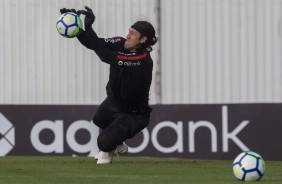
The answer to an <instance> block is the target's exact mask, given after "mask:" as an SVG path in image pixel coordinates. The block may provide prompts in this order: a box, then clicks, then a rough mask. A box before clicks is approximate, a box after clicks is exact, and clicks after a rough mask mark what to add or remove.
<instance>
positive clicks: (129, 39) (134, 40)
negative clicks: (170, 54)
mask: <svg viewBox="0 0 282 184" xmlns="http://www.w3.org/2000/svg"><path fill="white" fill-rule="evenodd" d="M145 41H146V37H141V34H140V33H139V32H138V31H136V30H135V29H133V28H130V29H129V30H128V34H127V36H126V41H125V43H124V49H126V50H128V51H130V52H134V51H136V48H137V47H138V46H139V44H140V43H144V42H145Z"/></svg>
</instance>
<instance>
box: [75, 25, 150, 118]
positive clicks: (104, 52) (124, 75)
mask: <svg viewBox="0 0 282 184" xmlns="http://www.w3.org/2000/svg"><path fill="white" fill-rule="evenodd" d="M78 39H79V41H80V42H81V43H82V44H83V45H84V46H85V47H87V48H89V49H92V50H94V51H95V52H96V54H97V55H98V57H99V58H100V59H101V60H102V61H103V62H105V63H107V64H109V65H110V76H109V81H108V83H107V87H106V90H107V96H108V97H111V98H114V99H115V101H116V102H117V103H118V105H119V106H120V108H121V109H122V110H124V111H125V112H129V113H146V111H149V109H150V108H149V105H148V103H149V90H150V86H151V82H152V70H153V61H152V58H151V56H150V53H149V52H148V51H142V52H128V51H126V50H124V42H125V39H124V38H121V37H116V38H107V39H101V38H98V36H97V34H96V33H95V32H94V30H93V29H92V28H91V29H87V30H86V31H85V32H82V33H81V34H80V35H79V36H78Z"/></svg>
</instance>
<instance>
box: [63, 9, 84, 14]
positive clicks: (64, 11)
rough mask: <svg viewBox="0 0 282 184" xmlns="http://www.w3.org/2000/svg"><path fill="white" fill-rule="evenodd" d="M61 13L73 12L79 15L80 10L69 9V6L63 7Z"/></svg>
mask: <svg viewBox="0 0 282 184" xmlns="http://www.w3.org/2000/svg"><path fill="white" fill-rule="evenodd" d="M60 12H61V14H64V13H67V12H73V13H75V14H77V15H80V12H79V11H76V10H75V9H67V8H62V9H60Z"/></svg>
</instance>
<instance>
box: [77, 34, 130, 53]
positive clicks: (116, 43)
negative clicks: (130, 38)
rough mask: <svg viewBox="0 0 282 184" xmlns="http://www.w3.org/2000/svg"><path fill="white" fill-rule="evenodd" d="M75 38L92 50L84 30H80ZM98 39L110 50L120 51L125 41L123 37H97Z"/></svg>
mask: <svg viewBox="0 0 282 184" xmlns="http://www.w3.org/2000/svg"><path fill="white" fill-rule="evenodd" d="M77 39H78V40H79V42H80V43H81V44H82V45H84V46H85V47H86V48H88V49H91V50H93V48H92V45H91V42H90V39H89V37H88V35H87V33H86V32H85V31H84V30H81V31H80V33H79V35H78V36H77ZM99 40H100V41H101V42H103V43H104V45H106V47H107V48H108V49H110V50H112V51H121V50H122V49H123V46H124V42H125V39H124V38H122V37H113V38H99Z"/></svg>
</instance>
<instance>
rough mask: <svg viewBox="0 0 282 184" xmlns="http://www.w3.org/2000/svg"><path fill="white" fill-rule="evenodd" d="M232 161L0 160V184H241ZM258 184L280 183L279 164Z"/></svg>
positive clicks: (268, 169) (268, 168)
mask: <svg viewBox="0 0 282 184" xmlns="http://www.w3.org/2000/svg"><path fill="white" fill-rule="evenodd" d="M231 165H232V161H211V160H187V159H171V158H147V157H146V158H144V157H118V158H114V162H113V163H112V164H107V165H97V164H96V162H95V160H94V159H93V158H89V157H74V158H73V157H9V156H8V157H0V183H1V184H10V183H11V184H16V183H20V184H24V183H28V184H38V183H62V184H63V183H67V184H71V183H77V184H84V183H93V184H102V183H111V184H118V183H123V184H127V183H134V184H139V183H146V184H148V183H153V184H158V183H160V184H164V183H169V184H174V183H209V184H212V183H217V184H218V183H224V184H228V183H237V184H238V183H241V182H240V181H238V180H237V179H235V177H234V176H233V172H232V166H231ZM259 183H282V162H278V161H277V162H274V161H267V162H266V173H265V176H264V177H263V178H262V180H261V181H259Z"/></svg>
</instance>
